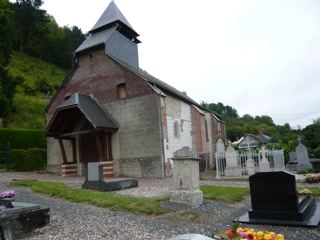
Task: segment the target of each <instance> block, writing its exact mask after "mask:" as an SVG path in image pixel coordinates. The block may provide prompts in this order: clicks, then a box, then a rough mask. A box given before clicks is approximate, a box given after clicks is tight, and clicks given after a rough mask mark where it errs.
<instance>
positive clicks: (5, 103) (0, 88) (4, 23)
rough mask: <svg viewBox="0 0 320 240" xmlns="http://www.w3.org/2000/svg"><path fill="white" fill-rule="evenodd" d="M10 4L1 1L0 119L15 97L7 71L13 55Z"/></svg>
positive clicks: (7, 110) (6, 113) (3, 0)
mask: <svg viewBox="0 0 320 240" xmlns="http://www.w3.org/2000/svg"><path fill="white" fill-rule="evenodd" d="M8 4H9V1H7V0H0V36H1V38H0V106H1V107H0V118H3V117H6V116H7V115H8V113H9V109H10V100H11V99H12V97H13V92H11V91H10V90H11V89H10V88H8V85H10V83H11V81H12V78H11V76H10V75H9V73H8V69H7V66H8V64H9V62H10V53H11V40H10V27H9V21H8V14H9V11H8V6H9V5H8Z"/></svg>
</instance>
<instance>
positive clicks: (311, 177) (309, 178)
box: [304, 174, 320, 183]
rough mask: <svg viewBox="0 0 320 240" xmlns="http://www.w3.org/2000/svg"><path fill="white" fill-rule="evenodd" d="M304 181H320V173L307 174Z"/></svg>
mask: <svg viewBox="0 0 320 240" xmlns="http://www.w3.org/2000/svg"><path fill="white" fill-rule="evenodd" d="M304 181H305V182H306V183H317V182H319V181H320V174H307V175H306V177H305V179H304Z"/></svg>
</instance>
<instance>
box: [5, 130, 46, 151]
mask: <svg viewBox="0 0 320 240" xmlns="http://www.w3.org/2000/svg"><path fill="white" fill-rule="evenodd" d="M8 143H10V148H11V149H29V148H41V149H45V148H46V147H47V140H46V137H45V134H44V130H43V129H40V130H39V129H10V128H0V148H3V147H4V146H7V144H8ZM1 146H2V147H1Z"/></svg>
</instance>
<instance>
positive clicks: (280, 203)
mask: <svg viewBox="0 0 320 240" xmlns="http://www.w3.org/2000/svg"><path fill="white" fill-rule="evenodd" d="M249 183H250V195H251V206H252V209H251V210H249V211H248V213H246V214H244V215H243V216H241V217H240V218H239V222H241V223H253V224H272V225H285V226H302V227H317V226H318V224H319V222H320V204H319V203H317V202H316V200H315V198H313V197H310V196H305V197H303V198H300V199H299V197H298V192H297V189H296V181H295V176H294V175H293V174H290V173H287V172H259V173H256V174H254V175H252V176H250V177H249Z"/></svg>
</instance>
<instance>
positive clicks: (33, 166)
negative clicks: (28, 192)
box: [11, 148, 47, 172]
mask: <svg viewBox="0 0 320 240" xmlns="http://www.w3.org/2000/svg"><path fill="white" fill-rule="evenodd" d="M46 164H47V159H46V150H45V149H40V148H30V149H28V150H24V149H14V150H12V151H11V169H12V170H14V171H18V172H19V171H20V172H22V171H39V170H45V169H46Z"/></svg>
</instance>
